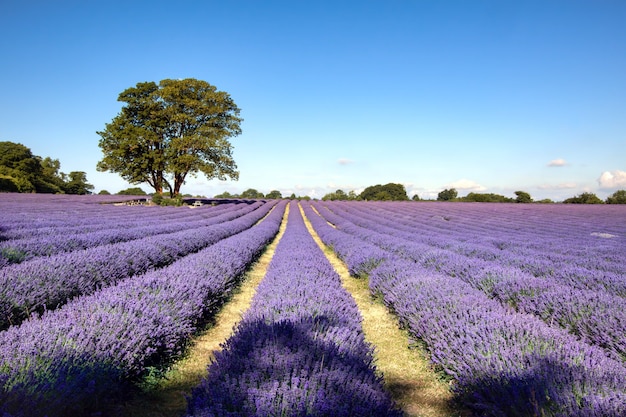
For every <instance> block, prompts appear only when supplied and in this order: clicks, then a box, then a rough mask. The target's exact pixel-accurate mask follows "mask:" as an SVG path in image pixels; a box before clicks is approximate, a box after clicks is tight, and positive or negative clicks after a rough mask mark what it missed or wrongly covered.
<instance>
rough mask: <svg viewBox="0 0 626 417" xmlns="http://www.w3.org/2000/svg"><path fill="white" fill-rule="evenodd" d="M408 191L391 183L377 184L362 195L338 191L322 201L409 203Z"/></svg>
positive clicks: (399, 185) (327, 195)
mask: <svg viewBox="0 0 626 417" xmlns="http://www.w3.org/2000/svg"><path fill="white" fill-rule="evenodd" d="M408 199H409V197H408V196H407V193H406V189H405V188H404V185H402V184H395V183H389V184H385V185H381V184H377V185H371V186H369V187H367V188H365V189H364V190H363V191H362V192H361V193H360V194H356V193H355V192H354V191H349V192H348V193H347V194H346V192H345V191H343V190H337V191H335V192H333V193H328V194H326V195H325V196H324V197H322V200H325V201H326V200H330V201H334V200H362V201H407V200H408ZM413 199H414V200H416V199H417V200H419V197H417V195H415V196H413Z"/></svg>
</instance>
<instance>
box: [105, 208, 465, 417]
mask: <svg viewBox="0 0 626 417" xmlns="http://www.w3.org/2000/svg"><path fill="white" fill-rule="evenodd" d="M289 207H290V205H287V207H286V211H285V214H284V216H283V221H282V223H281V226H280V229H279V232H278V234H277V236H276V238H275V239H274V241H273V242H272V243H271V244H270V245H269V246H268V247H267V248H266V250H265V251H264V253H263V254H262V255H261V257H260V258H259V260H258V261H257V262H256V263H255V264H254V265H253V267H252V268H251V269H250V271H249V272H247V273H246V275H245V277H244V279H243V281H242V283H241V285H240V286H239V288H238V289H237V290H236V291H235V293H234V294H233V296H232V297H231V299H230V300H229V301H228V302H227V303H226V304H224V306H223V308H222V309H221V310H220V312H219V313H218V314H217V316H216V317H215V320H214V322H213V323H212V324H211V325H209V326H207V328H206V329H205V330H204V331H203V332H201V333H200V334H199V335H198V336H197V337H195V338H194V341H193V343H192V345H191V346H190V347H189V349H188V351H187V354H186V355H185V357H184V358H183V359H181V360H180V361H178V362H176V363H175V364H174V366H173V367H172V369H171V370H170V371H168V372H167V374H166V375H165V377H162V378H156V379H155V382H154V385H153V386H151V387H149V389H146V390H145V391H144V392H142V393H140V394H139V395H136V396H134V397H133V399H132V401H130V402H128V403H127V404H124V405H122V406H120V408H119V413H116V415H119V416H121V417H131V416H132V417H179V416H181V415H183V414H184V413H185V411H186V407H187V402H186V396H188V395H190V393H191V390H192V389H193V388H194V387H195V386H197V385H198V384H199V383H200V381H201V380H202V378H204V377H205V376H206V373H207V365H208V364H209V363H210V362H211V361H212V360H213V358H214V352H215V351H218V350H219V349H221V345H222V344H223V343H224V342H225V341H226V340H227V339H228V338H229V337H230V336H231V335H232V332H233V329H234V328H235V326H236V324H237V323H238V322H239V321H240V320H241V318H242V315H243V312H244V311H246V310H247V309H248V307H249V306H250V304H251V302H252V297H253V296H254V294H255V292H256V288H257V286H258V285H259V283H260V282H261V280H262V279H263V277H264V276H265V273H266V271H267V267H268V265H269V263H270V261H271V259H272V257H273V255H274V252H275V249H276V245H277V244H278V242H279V241H280V239H281V237H282V235H283V234H284V231H285V229H286V227H287V217H288V214H289ZM293 207H296V206H292V208H293ZM297 207H299V206H297ZM299 209H300V211H301V213H302V217H303V218H304V221H305V224H306V226H307V228H308V230H309V232H310V233H311V235H312V236H313V239H314V240H315V241H316V243H317V244H318V246H319V247H320V248H321V249H322V251H323V252H324V254H325V255H326V257H327V258H328V260H329V262H330V263H331V265H332V266H333V268H334V269H335V271H337V273H338V274H339V276H340V277H341V280H342V284H343V286H344V288H346V290H347V291H348V292H350V294H352V296H353V298H354V299H355V301H356V303H357V306H358V307H359V310H360V312H361V315H362V316H363V331H364V334H365V338H366V340H367V341H368V343H370V344H371V345H372V346H375V365H376V367H377V369H378V371H380V372H381V373H382V374H383V377H384V381H385V385H386V387H387V389H388V390H389V392H390V393H391V395H392V397H393V398H394V400H395V401H396V403H397V404H398V405H399V406H400V407H401V408H402V409H403V410H404V411H405V414H406V416H407V417H453V416H459V415H461V414H460V413H459V412H458V411H456V410H454V409H453V408H452V407H451V406H450V403H451V399H452V396H451V393H450V390H449V387H448V385H447V384H446V383H444V382H443V381H441V380H439V379H437V376H436V373H435V372H434V371H433V369H432V367H431V365H430V362H429V360H428V358H427V356H426V354H425V352H424V351H422V350H421V349H419V348H412V349H409V348H408V340H409V337H408V334H407V333H406V332H405V331H402V330H400V329H399V326H398V321H397V319H396V317H395V316H394V315H393V314H391V313H389V312H388V310H387V309H386V307H385V306H384V305H383V304H382V303H381V302H379V301H377V300H374V299H372V297H371V296H370V292H369V288H368V282H367V279H361V278H354V277H351V276H350V274H349V273H348V269H347V267H346V266H345V264H344V263H343V262H342V261H341V260H340V259H339V258H338V257H337V256H336V255H335V253H334V252H333V251H332V250H331V249H329V248H327V247H326V246H325V245H324V244H323V243H322V241H321V240H320V238H319V237H318V235H317V233H315V231H314V230H313V228H312V227H311V224H310V223H309V221H308V219H307V217H306V216H305V214H304V212H303V211H302V208H301V207H299Z"/></svg>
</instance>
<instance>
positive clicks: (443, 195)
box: [437, 188, 459, 201]
mask: <svg viewBox="0 0 626 417" xmlns="http://www.w3.org/2000/svg"><path fill="white" fill-rule="evenodd" d="M458 195H459V194H458V192H457V191H456V189H454V188H449V189H448V188H446V189H445V190H443V191H441V192H440V193H439V194H437V201H452V200H454V199H456V197H457V196H458Z"/></svg>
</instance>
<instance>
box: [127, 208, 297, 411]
mask: <svg viewBox="0 0 626 417" xmlns="http://www.w3.org/2000/svg"><path fill="white" fill-rule="evenodd" d="M288 213H289V206H287V210H286V212H285V214H284V216H283V221H282V224H281V226H280V229H279V232H278V235H277V236H276V238H275V239H274V241H273V242H272V243H271V244H270V245H269V246H268V247H267V248H266V249H265V251H264V252H263V254H262V255H261V257H260V258H259V259H258V260H257V261H256V262H255V263H254V265H253V266H252V267H251V269H250V270H249V271H248V272H247V273H246V274H245V276H244V278H243V280H242V283H241V285H240V286H239V287H238V289H237V291H235V292H234V294H233V295H232V297H231V298H230V299H229V300H228V302H226V303H225V304H224V306H223V307H222V309H221V310H220V311H219V313H218V314H217V315H216V317H215V319H214V321H213V322H212V323H211V324H210V325H208V326H207V328H206V329H204V330H203V331H202V332H200V333H199V335H198V336H197V337H196V338H194V340H193V342H192V344H191V346H190V347H189V348H188V350H187V352H186V354H185V356H184V358H182V359H181V360H180V361H177V362H176V363H175V364H174V365H173V366H172V368H171V369H170V370H169V371H168V372H167V373H166V374H165V375H164V376H163V377H161V378H156V379H154V380H152V381H150V384H145V386H144V389H143V390H141V391H139V392H137V393H136V395H133V397H132V399H131V400H129V401H128V402H127V403H125V404H122V405H120V406H119V407H118V412H117V413H116V415H117V416H121V417H180V416H181V415H183V414H184V413H185V411H186V410H187V400H186V396H188V395H190V394H191V390H192V389H193V388H194V387H196V386H197V385H198V384H199V383H200V381H201V380H202V378H204V377H205V376H206V375H207V366H208V364H209V363H210V362H211V361H212V360H213V358H214V352H215V351H218V350H220V349H221V344H222V343H224V342H225V341H226V340H227V339H228V338H229V337H230V336H231V335H232V333H233V329H234V327H235V326H236V324H237V323H238V322H239V321H240V320H241V317H242V315H243V312H244V311H246V310H247V309H248V307H249V306H250V303H251V301H252V297H253V296H254V293H255V292H256V288H257V286H258V285H259V283H260V282H261V280H262V279H263V277H264V276H265V272H266V271H267V267H268V265H269V262H270V261H271V259H272V256H273V255H274V251H275V249H276V245H277V244H278V241H279V240H280V238H281V237H282V235H283V233H284V231H285V228H286V227H287V215H288Z"/></svg>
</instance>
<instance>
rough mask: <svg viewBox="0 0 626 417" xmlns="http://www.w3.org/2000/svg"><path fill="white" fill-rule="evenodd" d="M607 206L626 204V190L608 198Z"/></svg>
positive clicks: (616, 192)
mask: <svg viewBox="0 0 626 417" xmlns="http://www.w3.org/2000/svg"><path fill="white" fill-rule="evenodd" d="M606 203H607V204H626V190H618V191H615V192H614V193H613V194H611V195H610V196H608V197H607V198H606Z"/></svg>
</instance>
